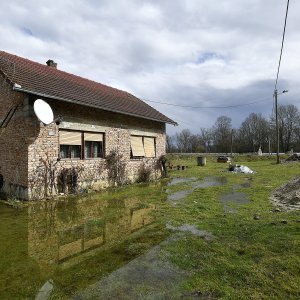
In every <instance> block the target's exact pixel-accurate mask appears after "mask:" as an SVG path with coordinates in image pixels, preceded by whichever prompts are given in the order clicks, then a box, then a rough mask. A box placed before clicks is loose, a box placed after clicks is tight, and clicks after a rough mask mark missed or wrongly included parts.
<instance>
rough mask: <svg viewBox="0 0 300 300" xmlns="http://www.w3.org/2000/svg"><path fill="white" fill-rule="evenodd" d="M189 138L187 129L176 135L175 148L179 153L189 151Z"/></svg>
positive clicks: (189, 132)
mask: <svg viewBox="0 0 300 300" xmlns="http://www.w3.org/2000/svg"><path fill="white" fill-rule="evenodd" d="M191 136H192V133H191V131H190V130H189V129H183V130H182V131H181V132H180V133H176V143H177V148H178V150H179V151H180V152H190V151H191V144H190V142H191Z"/></svg>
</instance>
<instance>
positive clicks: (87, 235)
mask: <svg viewBox="0 0 300 300" xmlns="http://www.w3.org/2000/svg"><path fill="white" fill-rule="evenodd" d="M94 197H95V198H93V196H91V197H90V198H81V199H79V198H77V199H76V198H72V199H68V200H66V199H64V200H63V201H50V202H42V203H41V202H39V203H32V204H30V206H29V209H28V214H29V216H28V220H29V235H28V241H29V243H28V244H29V255H30V256H31V257H33V258H35V259H36V260H37V261H38V262H39V264H40V265H44V266H47V265H49V264H50V265H51V264H56V263H59V264H60V263H67V264H68V263H71V264H72V263H76V261H78V259H79V260H80V259H83V258H84V257H85V256H89V255H92V254H93V253H94V252H95V251H96V252H97V251H99V249H107V248H109V247H112V246H114V245H116V244H118V243H121V242H122V241H124V240H126V238H128V237H129V236H130V234H131V233H133V232H135V231H138V230H140V229H141V228H143V227H144V226H146V225H148V224H151V223H152V222H153V216H152V213H151V212H152V211H153V210H155V209H156V206H155V205H153V204H150V205H144V204H141V203H140V202H139V200H138V199H136V198H133V199H128V198H124V199H114V200H105V199H101V200H99V199H97V198H96V197H97V195H95V196H94ZM98 197H99V196H98ZM79 254H81V255H79ZM71 258H72V259H71ZM73 259H74V260H75V261H74V262H72V260H73Z"/></svg>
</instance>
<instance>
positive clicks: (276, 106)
mask: <svg viewBox="0 0 300 300" xmlns="http://www.w3.org/2000/svg"><path fill="white" fill-rule="evenodd" d="M277 96H278V93H277V90H276V89H275V90H274V99H275V118H276V119H275V120H276V163H277V164H279V163H280V160H279V126H278V105H277Z"/></svg>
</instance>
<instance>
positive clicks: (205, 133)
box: [200, 128, 212, 153]
mask: <svg viewBox="0 0 300 300" xmlns="http://www.w3.org/2000/svg"><path fill="white" fill-rule="evenodd" d="M200 140H201V142H202V145H203V146H204V149H205V152H206V153H207V152H209V151H210V150H211V149H210V148H211V145H212V130H211V129H207V128H200Z"/></svg>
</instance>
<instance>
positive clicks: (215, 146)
mask: <svg viewBox="0 0 300 300" xmlns="http://www.w3.org/2000/svg"><path fill="white" fill-rule="evenodd" d="M278 124H279V143H280V152H289V151H291V150H293V151H295V152H300V112H299V110H298V108H297V107H296V106H295V105H282V106H279V107H278ZM259 147H261V149H262V151H263V152H264V153H269V152H273V153H274V152H276V127H275V117H271V118H270V119H266V118H264V117H263V116H262V115H261V114H256V113H251V114H250V115H249V116H248V117H247V118H246V119H245V120H244V121H243V122H242V123H241V125H240V127H239V128H232V124H231V118H229V117H227V116H220V117H218V118H217V120H216V122H215V124H214V125H213V126H212V127H211V128H199V133H197V134H192V133H191V131H190V130H189V129H183V130H182V131H181V132H179V133H176V134H175V135H174V136H168V135H167V152H169V153H171V152H179V153H199V152H200V153H231V152H233V153H249V152H252V153H254V152H257V151H258V149H259Z"/></svg>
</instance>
